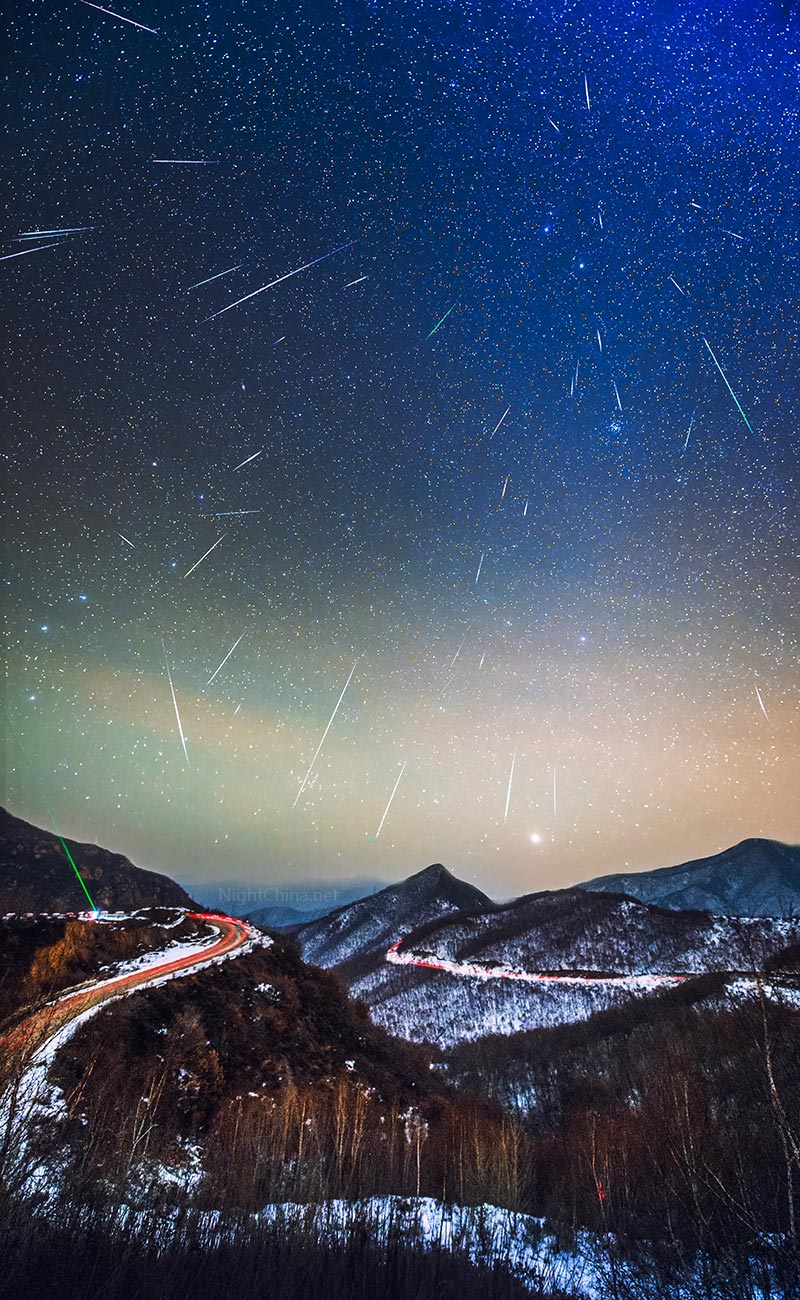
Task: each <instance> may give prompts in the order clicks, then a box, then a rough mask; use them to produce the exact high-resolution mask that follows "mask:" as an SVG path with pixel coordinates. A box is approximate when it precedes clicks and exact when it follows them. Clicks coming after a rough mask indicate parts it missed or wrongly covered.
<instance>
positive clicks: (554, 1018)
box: [297, 867, 800, 1047]
mask: <svg viewBox="0 0 800 1300" xmlns="http://www.w3.org/2000/svg"><path fill="white" fill-rule="evenodd" d="M799 934H800V922H798V923H795V922H792V921H789V920H779V919H775V918H767V917H758V918H737V917H734V918H726V917H720V916H712V915H710V914H709V913H707V912H700V911H683V912H675V911H671V910H669V909H666V908H660V907H655V906H653V905H650V904H647V903H642V902H639V901H638V900H636V899H633V898H627V897H624V896H620V895H611V894H606V893H602V892H598V893H591V892H588V891H585V890H582V889H565V890H558V891H554V892H546V893H539V894H530V895H526V896H525V897H523V898H519V899H516V900H515V901H514V902H511V903H507V904H495V903H492V902H490V901H489V900H488V899H487V898H486V896H485V895H483V894H481V893H480V891H478V890H475V889H474V888H473V887H472V886H470V885H466V884H464V882H462V881H458V880H456V879H455V878H454V877H453V876H451V875H450V873H449V872H447V871H446V870H445V869H444V868H443V867H429V868H428V869H427V871H423V872H419V873H418V874H417V875H415V876H411V877H410V878H409V880H407V881H405V882H403V883H402V884H400V885H394V886H392V887H390V888H389V889H386V890H382V891H381V893H379V894H376V895H374V896H373V897H372V898H370V899H364V900H362V901H361V902H359V903H355V904H352V905H351V906H349V907H345V908H342V909H341V910H340V911H339V912H337V913H335V914H333V915H332V916H329V917H326V918H324V920H323V921H319V922H314V923H312V924H311V925H308V926H303V927H302V928H301V929H300V930H298V931H297V937H298V939H299V940H300V943H301V948H302V952H303V956H304V957H305V958H306V960H307V961H312V962H316V963H317V964H319V965H323V966H330V967H333V968H335V969H336V971H337V973H338V975H339V977H340V978H341V979H342V980H343V981H344V983H345V984H346V985H347V987H348V989H349V991H350V993H351V994H353V995H354V996H356V997H358V998H361V999H362V1000H363V1001H364V1002H366V1003H367V1005H368V1006H369V1007H370V1010H371V1012H372V1016H373V1019H374V1020H376V1021H377V1022H378V1024H380V1025H382V1026H383V1027H384V1028H385V1029H387V1030H389V1031H390V1032H391V1033H395V1034H399V1035H401V1036H402V1037H404V1038H410V1039H412V1040H417V1041H421V1040H425V1041H428V1042H431V1043H435V1044H437V1045H438V1046H440V1047H447V1046H452V1045H453V1044H455V1043H458V1042H467V1041H472V1040H475V1039H477V1038H481V1037H483V1036H484V1035H486V1034H490V1033H502V1034H512V1033H517V1032H518V1031H520V1030H527V1029H535V1028H541V1027H545V1026H551V1025H558V1024H564V1023H568V1022H570V1021H575V1020H585V1019H587V1018H588V1017H589V1016H591V1015H593V1014H594V1013H595V1012H596V1011H601V1010H605V1009H607V1008H608V1007H612V1006H619V1005H622V1004H624V1003H626V1002H628V1001H629V1000H630V999H631V998H633V997H642V996H657V995H658V993H659V992H660V990H661V988H662V986H663V984H664V983H665V982H667V981H666V980H665V977H670V976H676V977H679V976H685V977H690V976H693V975H701V974H704V973H706V972H714V971H717V972H736V971H739V972H748V971H753V970H756V969H759V968H760V967H761V965H762V964H763V962H764V961H765V959H767V958H768V957H770V956H771V955H772V954H773V953H776V952H779V951H780V950H781V949H783V948H785V947H787V946H788V945H789V944H790V943H792V942H794V941H796V938H797V937H798V935H799ZM391 946H394V949H395V951H394V953H393V954H392V960H390V961H387V956H386V954H387V950H388V949H389V948H390V947H391ZM409 961H411V962H417V961H419V962H421V963H422V964H421V965H415V964H407V963H408V962H409ZM442 965H445V966H446V967H447V968H448V969H444V970H442V969H440V968H437V967H441V966H442ZM531 974H534V975H535V974H541V975H544V976H552V975H557V976H559V977H562V978H558V979H542V980H541V981H538V980H537V981H534V982H526V980H525V979H524V978H519V976H520V975H522V976H523V977H524V976H529V975H531ZM564 977H566V978H564ZM636 977H644V978H641V979H637V978H636Z"/></svg>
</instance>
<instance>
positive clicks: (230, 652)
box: [206, 632, 245, 686]
mask: <svg viewBox="0 0 800 1300" xmlns="http://www.w3.org/2000/svg"><path fill="white" fill-rule="evenodd" d="M243 636H245V633H243V632H242V636H241V637H239V641H241V640H242V637H243ZM239 641H235V642H234V645H232V647H230V650H229V651H228V654H226V655H225V658H224V659H222V663H221V664H220V667H219V668H215V669H213V672H212V675H211V677H209V679H208V681H207V682H206V685H207V686H211V682H212V681H213V679H215V677H216V675H217V672H219V671H220V668H224V667H225V664H226V663H228V660H229V659H230V656H232V654H233V651H234V650H235V647H237V646H238V643H239Z"/></svg>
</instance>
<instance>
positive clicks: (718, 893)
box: [580, 836, 800, 916]
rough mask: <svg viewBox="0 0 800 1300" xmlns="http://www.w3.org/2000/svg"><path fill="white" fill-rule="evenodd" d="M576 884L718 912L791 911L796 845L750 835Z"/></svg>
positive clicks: (796, 893) (798, 862) (798, 863)
mask: <svg viewBox="0 0 800 1300" xmlns="http://www.w3.org/2000/svg"><path fill="white" fill-rule="evenodd" d="M580 888H581V889H591V890H610V891H611V892H614V893H623V894H632V895H633V897H634V898H639V899H641V900H642V902H645V903H656V904H658V905H659V906H661V907H669V908H673V909H680V908H700V909H702V910H704V911H708V912H716V913H717V914H719V915H723V916H791V915H794V914H796V913H797V912H798V910H800V847H797V846H796V845H792V844H782V843H781V842H780V841H779V840H768V839H762V838H757V837H755V836H753V837H750V838H749V839H746V840H741V841H740V843H738V844H733V845H731V847H730V848H728V849H723V850H722V851H721V852H720V853H714V854H712V855H711V856H709V857H707V858H695V859H693V860H692V861H691V862H682V863H679V864H678V865H677V866H675V867H660V868H659V869H658V870H656V871H633V872H624V873H622V874H620V875H613V876H600V877H598V878H597V879H595V880H589V881H587V882H586V883H585V884H582V885H581V886H580Z"/></svg>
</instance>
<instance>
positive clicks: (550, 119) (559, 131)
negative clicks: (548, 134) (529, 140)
mask: <svg viewBox="0 0 800 1300" xmlns="http://www.w3.org/2000/svg"><path fill="white" fill-rule="evenodd" d="M547 120H548V122H549V123H550V125H551V126H552V128H553V130H554V131H558V134H559V135H561V127H560V126H556V124H555V122H554V121H553V119H552V117H548V119H547Z"/></svg>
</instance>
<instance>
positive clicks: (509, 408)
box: [489, 406, 511, 442]
mask: <svg viewBox="0 0 800 1300" xmlns="http://www.w3.org/2000/svg"><path fill="white" fill-rule="evenodd" d="M510 410H511V407H510V406H507V407H506V409H505V410H504V411H503V414H502V415H501V416H500V419H499V420H498V421H497V424H496V425H495V426H494V428H493V429H492V432H491V433H490V434H489V442H491V441H492V438H493V437H494V435H495V434H496V433H497V430H498V429H499V428H500V425H501V424H502V423H503V421H504V419H505V418H506V416H507V415H508V413H509V411H510Z"/></svg>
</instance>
